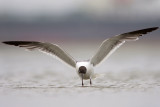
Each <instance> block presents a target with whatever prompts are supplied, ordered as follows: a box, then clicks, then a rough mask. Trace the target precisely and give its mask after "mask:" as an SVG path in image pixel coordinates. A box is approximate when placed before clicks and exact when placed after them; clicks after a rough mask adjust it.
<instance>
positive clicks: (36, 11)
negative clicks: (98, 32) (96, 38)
mask: <svg viewBox="0 0 160 107" xmlns="http://www.w3.org/2000/svg"><path fill="white" fill-rule="evenodd" d="M159 10H160V0H0V17H4V16H5V15H6V16H7V15H11V16H16V17H18V18H22V19H29V18H31V19H32V18H33V17H37V16H39V15H44V16H45V15H47V16H51V17H58V18H57V19H60V18H61V17H65V16H69V15H72V14H76V13H77V14H82V15H86V16H89V17H91V18H95V19H100V20H103V19H105V20H106V18H110V17H111V18H112V17H118V18H122V19H123V18H126V19H127V20H135V19H136V20H157V19H160V13H159Z"/></svg>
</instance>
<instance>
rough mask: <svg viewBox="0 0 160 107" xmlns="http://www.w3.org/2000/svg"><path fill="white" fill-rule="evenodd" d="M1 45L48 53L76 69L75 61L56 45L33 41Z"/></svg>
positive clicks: (8, 42) (10, 42) (5, 42)
mask: <svg viewBox="0 0 160 107" xmlns="http://www.w3.org/2000/svg"><path fill="white" fill-rule="evenodd" d="M2 43H4V44H7V45H14V46H19V47H24V48H27V49H29V50H34V49H39V50H41V51H43V52H45V53H49V54H51V55H54V56H57V57H58V58H59V59H61V60H62V61H64V62H66V63H67V64H69V65H70V66H72V67H73V68H75V67H76V61H75V60H74V58H73V57H72V56H70V55H69V54H68V53H67V52H66V51H64V50H63V49H61V48H60V47H59V46H58V45H55V44H51V43H42V42H35V41H4V42H2Z"/></svg>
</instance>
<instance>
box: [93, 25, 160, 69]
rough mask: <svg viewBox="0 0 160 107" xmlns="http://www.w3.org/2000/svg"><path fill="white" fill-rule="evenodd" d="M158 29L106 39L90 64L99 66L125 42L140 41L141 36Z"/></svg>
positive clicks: (143, 30) (138, 31) (148, 29)
mask: <svg viewBox="0 0 160 107" xmlns="http://www.w3.org/2000/svg"><path fill="white" fill-rule="evenodd" d="M156 29H158V27H153V28H147V29H142V30H137V31H133V32H128V33H124V34H121V35H117V36H114V37H112V38H109V39H106V40H104V41H103V42H102V44H101V45H100V48H99V49H98V51H97V52H96V54H95V55H94V56H93V57H92V58H91V60H90V62H91V64H93V66H96V65H98V64H99V63H101V62H102V61H103V60H104V59H106V58H108V57H109V56H110V55H111V54H112V53H113V52H114V51H115V50H116V49H117V48H119V47H120V46H121V45H122V44H123V43H125V41H135V40H138V39H139V36H142V35H143V34H147V33H148V32H152V31H154V30H156Z"/></svg>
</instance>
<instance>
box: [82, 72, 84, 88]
mask: <svg viewBox="0 0 160 107" xmlns="http://www.w3.org/2000/svg"><path fill="white" fill-rule="evenodd" d="M83 85H84V84H83V74H82V86H83Z"/></svg>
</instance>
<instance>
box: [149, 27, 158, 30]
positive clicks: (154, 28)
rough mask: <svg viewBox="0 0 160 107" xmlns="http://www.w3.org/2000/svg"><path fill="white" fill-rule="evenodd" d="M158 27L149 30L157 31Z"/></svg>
mask: <svg viewBox="0 0 160 107" xmlns="http://www.w3.org/2000/svg"><path fill="white" fill-rule="evenodd" d="M158 28H159V27H153V28H151V29H152V30H157V29H158Z"/></svg>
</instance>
